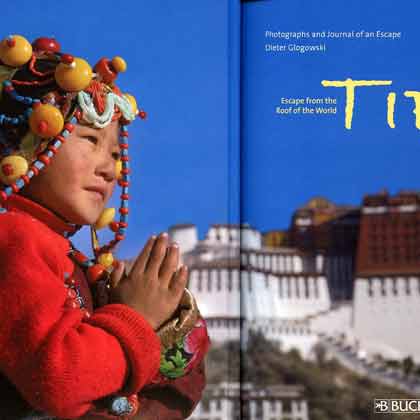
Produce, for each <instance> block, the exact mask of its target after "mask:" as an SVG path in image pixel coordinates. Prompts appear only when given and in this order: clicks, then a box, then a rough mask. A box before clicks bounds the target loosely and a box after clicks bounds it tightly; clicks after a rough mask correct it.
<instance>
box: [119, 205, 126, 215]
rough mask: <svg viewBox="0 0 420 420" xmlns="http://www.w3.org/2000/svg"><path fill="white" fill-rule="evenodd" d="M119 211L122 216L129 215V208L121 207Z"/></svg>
mask: <svg viewBox="0 0 420 420" xmlns="http://www.w3.org/2000/svg"><path fill="white" fill-rule="evenodd" d="M119 211H120V213H121V214H128V208H127V207H121V208H120V210H119Z"/></svg>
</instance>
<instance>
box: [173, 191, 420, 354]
mask: <svg viewBox="0 0 420 420" xmlns="http://www.w3.org/2000/svg"><path fill="white" fill-rule="evenodd" d="M169 234H170V237H171V239H172V240H173V241H177V242H178V243H179V245H180V248H181V251H182V259H183V262H184V263H186V264H187V265H188V266H189V269H190V277H189V286H188V287H189V288H190V290H191V291H192V292H193V294H194V295H195V296H196V298H197V300H198V303H199V307H200V309H201V312H202V314H203V315H204V317H205V318H206V320H207V323H208V327H209V332H210V336H211V338H212V341H213V343H217V342H223V341H225V340H228V339H239V338H241V339H242V342H243V343H245V345H246V337H247V333H248V332H249V331H250V330H258V331H261V332H263V334H264V335H265V336H266V337H267V338H268V339H270V340H273V341H275V342H278V343H279V345H280V346H281V348H282V349H284V350H288V349H291V348H297V349H298V350H299V351H300V352H301V354H302V355H303V356H304V357H311V356H312V354H313V353H312V351H313V347H314V345H315V344H316V343H317V342H318V341H319V340H323V339H326V338H328V337H336V338H337V337H340V338H341V339H344V340H346V342H348V343H349V344H350V345H352V346H356V347H357V348H358V349H359V351H360V352H363V353H365V354H367V355H368V356H373V355H375V354H380V355H381V356H382V357H384V358H392V359H400V358H404V357H407V356H411V357H412V358H413V359H414V360H415V361H416V362H420V340H416V339H415V337H413V333H414V334H415V332H417V331H418V330H419V327H420V317H419V315H420V194H419V193H416V192H410V191H408V192H401V193H399V194H398V195H396V196H390V195H389V194H388V193H387V192H386V191H383V192H381V193H379V194H375V195H367V196H365V197H364V198H363V202H362V205H361V206H360V207H355V206H337V205H335V204H333V203H331V202H329V201H328V200H326V199H324V198H320V197H318V198H314V199H312V200H310V201H309V202H308V203H306V204H305V205H304V206H303V207H301V208H299V209H297V210H296V211H295V212H294V214H293V217H292V220H291V224H290V227H289V228H288V229H287V230H284V231H271V232H266V233H264V234H262V233H261V232H259V231H257V230H255V229H253V228H252V227H251V226H249V225H241V226H239V225H222V224H219V225H212V226H211V227H210V228H209V230H208V232H207V234H206V236H205V238H204V239H202V240H200V239H199V238H198V233H197V228H196V226H195V225H192V224H182V225H181V224H179V225H174V226H172V227H171V228H170V229H169ZM241 325H242V328H241ZM241 334H242V336H241Z"/></svg>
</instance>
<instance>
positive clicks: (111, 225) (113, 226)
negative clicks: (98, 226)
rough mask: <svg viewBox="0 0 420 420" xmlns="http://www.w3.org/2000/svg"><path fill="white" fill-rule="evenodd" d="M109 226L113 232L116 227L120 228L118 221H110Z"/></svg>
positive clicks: (116, 229)
mask: <svg viewBox="0 0 420 420" xmlns="http://www.w3.org/2000/svg"><path fill="white" fill-rule="evenodd" d="M109 228H110V229H111V230H112V231H113V232H117V231H118V229H119V228H120V225H119V223H118V222H115V221H114V222H111V223H110V224H109Z"/></svg>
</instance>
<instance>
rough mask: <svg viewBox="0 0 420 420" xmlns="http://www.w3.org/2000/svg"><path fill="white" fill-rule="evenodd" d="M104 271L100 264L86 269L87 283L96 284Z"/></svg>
mask: <svg viewBox="0 0 420 420" xmlns="http://www.w3.org/2000/svg"><path fill="white" fill-rule="evenodd" d="M104 271H105V267H104V266H103V265H101V264H95V265H92V266H90V267H89V268H88V269H87V276H88V280H89V283H91V284H94V283H96V282H97V281H98V280H99V279H100V277H101V276H102V274H103V273H104Z"/></svg>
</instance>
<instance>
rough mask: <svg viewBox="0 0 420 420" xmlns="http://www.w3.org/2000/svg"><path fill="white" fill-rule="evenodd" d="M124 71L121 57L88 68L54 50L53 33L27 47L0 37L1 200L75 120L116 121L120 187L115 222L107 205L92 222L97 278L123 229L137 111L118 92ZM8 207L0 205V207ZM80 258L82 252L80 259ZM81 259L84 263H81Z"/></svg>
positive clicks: (49, 154) (45, 160) (38, 167)
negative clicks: (107, 234)
mask: <svg viewBox="0 0 420 420" xmlns="http://www.w3.org/2000/svg"><path fill="white" fill-rule="evenodd" d="M125 70H126V63H125V61H124V60H123V59H122V58H121V57H114V58H113V59H112V60H109V59H106V58H102V59H101V60H99V61H98V63H97V64H96V65H95V66H94V68H93V70H92V68H91V67H90V65H89V64H88V63H87V62H86V61H85V60H83V59H81V58H77V57H74V56H72V55H69V54H64V53H61V52H60V45H59V43H58V42H57V41H56V40H55V39H50V38H38V39H37V40H36V41H34V42H33V44H32V45H31V44H30V43H29V42H28V41H27V40H26V39H25V38H24V37H22V36H20V35H11V36H9V37H7V38H5V39H4V40H2V41H1V42H0V82H1V85H0V98H1V100H0V157H1V161H0V181H1V184H0V202H1V203H4V202H5V201H6V200H7V199H8V197H9V196H10V195H11V194H12V193H18V192H19V190H20V189H21V188H23V187H24V186H25V185H26V184H28V183H29V182H30V181H31V178H33V177H34V176H36V175H38V173H39V171H42V169H44V168H45V167H46V166H48V164H49V163H50V160H51V159H52V158H53V157H54V155H55V154H56V153H58V151H59V148H60V146H61V145H62V144H63V143H64V142H65V141H67V140H68V137H69V135H70V133H71V132H72V130H73V129H74V125H75V124H77V123H79V122H85V123H87V124H89V125H92V126H94V127H97V128H102V127H105V126H107V125H108V124H109V123H110V122H111V121H113V120H116V119H118V120H119V122H120V135H119V146H120V159H119V161H118V162H117V168H116V171H117V173H118V184H119V185H120V187H122V193H121V204H120V208H119V214H120V215H119V221H118V222H117V221H114V220H113V219H114V217H115V213H116V212H115V209H113V208H108V209H105V210H104V212H103V213H102V214H101V216H100V217H99V219H98V221H97V222H96V224H95V225H94V226H92V227H91V228H92V241H93V250H94V254H95V257H96V264H94V263H90V266H88V267H87V268H88V274H89V273H90V276H88V277H91V281H92V282H95V281H96V279H98V278H99V277H100V276H101V274H102V272H103V271H104V270H107V269H111V267H112V265H113V261H114V260H113V256H112V253H111V252H110V251H111V250H112V248H114V247H115V245H116V244H117V243H118V242H119V241H121V240H122V239H124V235H125V231H126V228H127V214H128V198H129V196H128V186H129V182H130V181H129V172H130V169H129V157H128V141H127V139H128V130H127V125H128V124H129V123H130V122H131V121H133V120H134V119H135V118H136V116H137V115H138V116H139V117H140V118H143V119H144V118H145V117H146V114H145V112H144V111H142V110H140V111H139V110H138V109H137V104H136V100H135V98H134V97H133V96H131V95H129V94H122V93H121V92H120V90H119V89H118V88H117V87H116V86H115V84H114V81H115V79H116V77H117V75H118V73H120V72H124V71H125ZM5 211H6V209H5V208H2V207H0V212H5ZM106 226H109V227H110V228H111V229H112V231H113V232H115V235H114V238H113V239H112V240H111V241H110V242H109V243H108V244H107V245H105V246H102V247H100V246H99V244H98V240H97V235H96V229H101V228H103V227H106ZM80 258H82V257H80ZM81 262H83V261H81Z"/></svg>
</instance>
